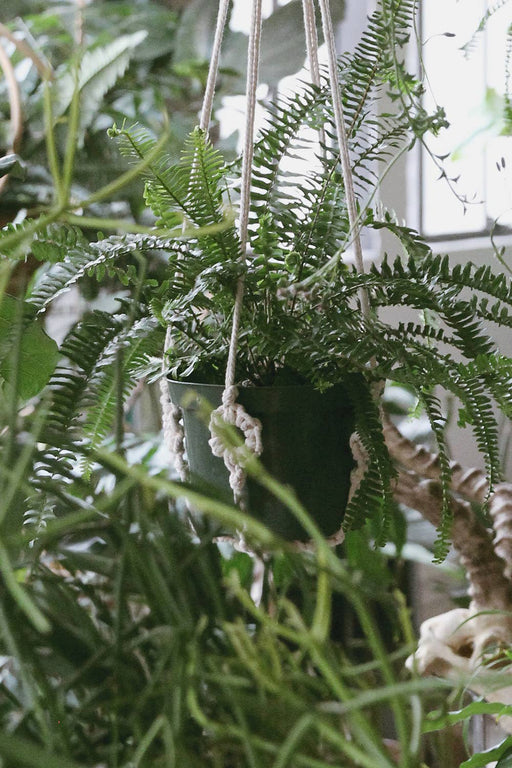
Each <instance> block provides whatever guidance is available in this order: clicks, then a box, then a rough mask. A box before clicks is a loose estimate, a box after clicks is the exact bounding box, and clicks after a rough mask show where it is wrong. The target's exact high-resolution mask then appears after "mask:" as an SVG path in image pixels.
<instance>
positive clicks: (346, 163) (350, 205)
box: [319, 0, 370, 318]
mask: <svg viewBox="0 0 512 768" xmlns="http://www.w3.org/2000/svg"><path fill="white" fill-rule="evenodd" d="M319 4H320V11H321V14H322V29H323V33H324V39H325V42H326V45H327V56H328V65H329V81H330V86H331V92H332V104H333V108H334V122H335V125H336V136H337V139H338V145H339V149H340V159H341V170H342V174H343V184H344V186H345V198H346V202H347V211H348V221H349V225H350V231H351V233H352V238H353V243H354V256H355V263H356V269H357V271H358V272H359V273H360V274H363V273H364V263H363V249H362V246H361V234H360V226H359V221H358V216H357V204H356V195H355V192H354V182H353V178H352V166H351V162H350V153H349V148H348V138H347V132H346V129H345V118H344V114H343V103H342V100H341V93H340V88H339V83H338V67H337V59H336V44H335V40H334V30H333V26H332V17H331V11H330V8H329V0H319ZM359 301H360V303H361V312H362V314H363V317H364V318H368V317H369V314H370V304H369V301H368V294H367V292H366V291H365V290H364V289H360V291H359Z"/></svg>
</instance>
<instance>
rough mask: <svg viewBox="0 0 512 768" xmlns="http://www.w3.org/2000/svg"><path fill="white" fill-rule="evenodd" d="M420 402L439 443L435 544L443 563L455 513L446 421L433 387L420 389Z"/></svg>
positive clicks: (435, 551) (437, 560) (436, 555)
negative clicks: (439, 489)
mask: <svg viewBox="0 0 512 768" xmlns="http://www.w3.org/2000/svg"><path fill="white" fill-rule="evenodd" d="M418 394H419V396H420V402H421V404H422V406H423V408H424V409H425V413H426V414H427V416H428V420H429V422H430V426H431V428H432V431H433V433H434V437H435V439H436V443H437V455H438V456H439V469H440V479H441V519H440V522H439V525H438V529H437V539H436V542H435V544H434V559H435V561H436V562H442V561H443V560H444V559H445V558H446V555H447V554H448V550H449V547H450V537H451V532H452V531H451V529H452V523H453V511H452V506H451V495H450V479H451V469H450V460H449V457H448V454H447V449H446V443H445V437H444V435H445V433H444V427H445V419H444V417H443V415H442V408H441V403H440V402H439V399H438V398H437V397H436V396H435V395H434V393H433V389H432V387H429V388H427V386H424V387H423V388H422V389H418Z"/></svg>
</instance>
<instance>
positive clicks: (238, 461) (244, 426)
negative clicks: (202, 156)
mask: <svg viewBox="0 0 512 768" xmlns="http://www.w3.org/2000/svg"><path fill="white" fill-rule="evenodd" d="M261 23H262V0H254V2H253V7H252V16H251V27H250V34H249V47H248V54H247V83H246V93H245V95H246V121H245V136H244V147H243V155H242V178H241V191H240V221H239V231H240V260H241V261H242V262H245V259H246V251H247V240H248V228H249V206H250V202H251V169H252V161H253V155H254V124H255V115H256V90H257V88H258V72H259V63H260V51H261ZM243 298H244V275H243V273H242V275H240V277H239V279H238V282H237V286H236V295H235V305H234V308H233V320H232V326H231V338H230V343H229V353H228V362H227V366H226V376H225V390H224V395H223V398H222V405H221V406H219V408H217V409H215V411H213V413H212V415H211V418H210V432H211V435H212V439H211V440H210V447H211V449H212V452H213V454H214V455H215V456H219V457H221V458H222V459H223V460H224V464H225V465H226V468H227V470H228V472H229V484H230V486H231V488H232V489H233V493H234V497H235V501H236V502H237V503H239V502H240V501H241V498H242V492H243V488H244V485H245V471H244V469H243V463H244V451H243V450H242V451H241V450H240V449H238V448H233V447H232V446H229V445H227V444H226V441H225V440H224V437H223V435H222V428H221V422H220V421H219V419H220V420H223V421H224V422H226V423H227V424H232V425H234V426H237V427H238V428H239V429H241V430H242V433H243V434H244V439H245V449H248V450H252V451H253V452H254V453H256V455H260V454H261V450H262V447H261V422H260V421H259V420H258V419H253V418H252V417H251V416H249V414H248V413H247V412H246V410H245V408H244V407H243V406H242V405H241V404H240V403H237V402H236V396H237V394H238V391H237V389H236V387H235V386H234V384H235V366H236V352H237V345H238V336H239V332H240V317H241V314H242V304H243ZM258 451H259V452H258Z"/></svg>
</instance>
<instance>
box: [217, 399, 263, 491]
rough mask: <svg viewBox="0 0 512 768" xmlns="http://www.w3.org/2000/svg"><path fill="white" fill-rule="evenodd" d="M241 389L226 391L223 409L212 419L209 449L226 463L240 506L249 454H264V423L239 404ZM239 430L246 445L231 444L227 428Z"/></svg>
mask: <svg viewBox="0 0 512 768" xmlns="http://www.w3.org/2000/svg"><path fill="white" fill-rule="evenodd" d="M237 395H238V389H237V388H236V387H235V386H230V387H226V389H225V390H224V392H223V394H222V405H221V406H219V408H216V409H215V410H214V411H212V414H211V417H210V433H211V435H212V437H211V439H210V441H209V445H210V448H211V449H212V453H213V455H214V456H219V457H220V458H222V459H223V460H224V464H225V465H226V468H227V470H228V472H229V485H230V486H231V489H232V491H233V494H234V497H235V501H236V502H239V501H240V499H241V496H242V492H243V489H244V486H245V470H244V467H245V464H246V463H247V460H248V458H249V453H250V454H252V455H253V456H260V455H261V452H262V450H263V443H262V440H261V422H260V420H259V419H256V418H253V417H252V416H250V415H249V414H248V413H247V411H246V410H245V408H244V407H243V405H241V404H240V403H237V401H236V398H237ZM226 424H228V425H229V426H232V427H236V428H237V429H239V430H240V432H242V434H243V436H244V443H243V445H233V444H232V443H230V441H229V438H228V437H227V435H226V431H225V429H224V428H223V427H224V425H226Z"/></svg>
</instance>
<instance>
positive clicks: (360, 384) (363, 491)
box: [343, 377, 396, 545]
mask: <svg viewBox="0 0 512 768" xmlns="http://www.w3.org/2000/svg"><path fill="white" fill-rule="evenodd" d="M365 384H366V385H365ZM344 385H345V386H346V387H347V390H348V393H349V396H350V400H351V403H352V405H353V407H354V409H355V413H356V433H357V435H358V437H359V440H360V441H361V444H362V446H363V453H364V454H366V456H365V457H364V459H363V462H364V464H366V466H363V467H362V468H361V469H363V472H364V474H363V475H362V478H361V482H360V484H359V487H358V488H357V490H356V492H355V493H354V496H353V497H352V499H351V501H350V502H349V504H348V505H347V508H346V510H345V515H344V519H343V527H344V529H345V530H349V529H352V528H358V527H360V526H361V525H362V524H363V523H364V522H365V521H366V520H367V518H368V517H369V516H370V517H371V519H372V521H373V522H374V524H375V526H376V529H377V530H378V531H379V533H378V534H377V536H376V540H377V544H378V545H381V544H384V543H385V542H386V541H388V540H389V526H390V521H391V517H392V514H393V510H394V500H393V492H392V488H391V484H392V481H393V479H394V478H395V477H396V470H395V468H394V466H393V462H392V461H391V458H390V456H389V453H388V450H387V448H386V445H385V442H384V435H383V432H382V423H381V418H380V414H379V408H378V405H377V403H376V402H375V398H374V397H373V394H372V388H371V382H366V383H365V382H364V379H362V378H360V377H356V378H351V377H348V378H347V379H346V380H345V381H344Z"/></svg>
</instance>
